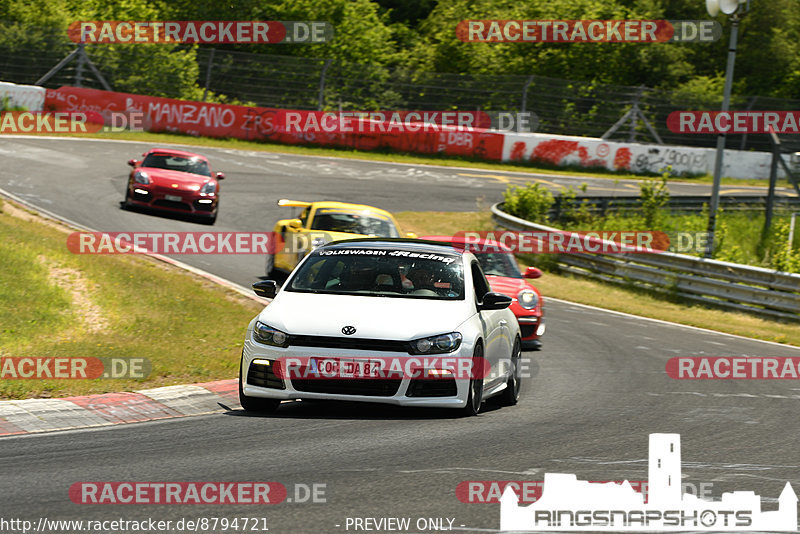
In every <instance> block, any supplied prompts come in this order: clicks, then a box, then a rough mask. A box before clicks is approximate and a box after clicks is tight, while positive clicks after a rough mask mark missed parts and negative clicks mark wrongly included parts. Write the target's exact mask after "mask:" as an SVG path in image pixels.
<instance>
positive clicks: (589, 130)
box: [0, 37, 800, 152]
mask: <svg viewBox="0 0 800 534" xmlns="http://www.w3.org/2000/svg"><path fill="white" fill-rule="evenodd" d="M104 46H105V47H106V48H105V49H104V48H103V47H104ZM151 46H159V47H163V46H164V45H144V46H140V45H137V46H131V45H116V46H115V48H113V49H110V48H108V45H94V46H93V45H87V46H86V57H87V58H89V60H91V62H92V63H93V64H95V65H97V68H98V70H99V71H100V73H101V74H102V76H103V78H105V80H107V82H108V84H109V85H110V87H111V88H112V89H113V90H115V91H122V92H129V93H137V94H150V95H153V96H168V97H173V98H187V91H186V84H187V83H188V84H189V85H190V86H191V87H192V89H193V90H194V91H193V92H191V97H192V98H193V99H197V100H209V101H217V102H228V103H241V104H247V105H257V106H264V107H279V108H293V109H309V110H310V109H325V110H339V109H340V110H363V111H369V110H377V109H383V110H395V109H396V110H416V111H434V110H436V111H438V110H462V111H475V110H481V111H485V112H487V113H489V114H490V115H493V116H494V117H495V120H496V114H497V112H500V111H504V112H512V113H515V112H522V111H525V112H533V113H535V114H536V116H537V117H538V126H537V129H536V131H538V132H543V133H552V134H562V135H575V136H588V137H602V136H603V135H604V134H605V133H606V132H607V131H608V130H609V129H610V128H611V127H612V125H614V124H615V123H617V122H618V121H619V120H620V118H621V117H623V116H624V115H625V114H626V113H628V112H629V111H630V110H631V109H632V108H633V107H634V106H637V107H638V110H639V111H640V113H641V114H642V115H643V116H644V117H646V118H647V120H648V121H649V122H650V124H651V125H652V126H653V128H654V129H655V131H656V133H657V134H658V136H659V137H660V138H661V140H662V141H663V142H664V143H666V144H674V145H684V146H703V147H714V146H716V136H715V135H681V134H675V133H672V132H670V131H669V129H667V127H666V119H667V116H668V115H669V113H671V112H672V111H676V110H702V109H709V110H716V109H719V108H720V103H721V95H719V97H714V96H710V95H705V96H704V97H703V98H702V99H697V98H695V99H690V98H687V97H686V96H685V93H682V92H679V91H677V90H676V91H667V90H662V89H654V88H648V87H644V86H639V87H635V86H620V85H607V84H597V83H592V82H584V81H576V80H564V79H556V78H547V77H543V76H524V75H488V74H475V75H470V74H447V73H435V72H420V71H413V70H405V69H394V70H390V69H386V68H384V67H382V66H378V65H369V64H352V63H350V64H348V63H344V62H341V61H333V60H331V59H327V58H305V57H298V56H289V55H272V54H254V53H249V52H241V51H236V50H229V49H225V48H224V47H215V48H214V47H196V48H192V47H188V46H185V45H179V46H175V47H174V49H173V50H172V51H171V52H170V54H185V55H186V57H187V58H189V59H190V62H191V68H190V69H189V70H188V72H184V73H182V74H181V75H180V76H178V75H177V74H176V75H175V76H174V77H173V76H170V75H169V73H167V74H166V75H165V74H163V73H161V74H159V75H151V74H148V72H147V71H148V66H149V65H152V61H153V59H152V49H150V48H148V47H151ZM75 47H76V45H75V44H74V43H71V42H69V41H67V42H65V41H64V39H63V38H62V39H59V38H56V37H53V38H49V39H44V40H40V41H38V45H37V46H36V47H31V48H20V47H15V48H14V49H13V50H3V49H2V47H0V80H2V81H8V82H14V83H23V84H37V82H38V81H39V80H41V79H42V78H43V77H44V76H45V74H47V73H49V72H50V71H51V70H52V69H53V67H54V66H56V65H58V63H59V62H60V61H62V60H63V59H64V58H65V57H66V56H67V55H68V54H69V53H70V52H71V51H73V50H74V49H75ZM42 85H44V86H45V87H48V88H56V87H60V86H62V85H76V86H83V87H91V88H96V89H103V88H104V87H103V84H102V83H101V80H98V79H97V76H96V75H95V73H93V72H92V70H91V69H90V68H87V65H86V61H82V60H80V59H79V60H76V61H70V62H69V63H67V64H66V65H64V66H63V67H62V68H60V69H59V70H58V71H57V72H55V73H53V74H52V76H51V77H50V78H49V79H47V81H46V82H45V83H43V84H42ZM731 109H738V110H742V109H748V110H754V111H758V110H761V111H765V110H769V111H782V110H787V111H788V110H797V109H800V100H788V99H778V98H769V97H763V96H741V95H740V96H734V98H733V101H732V103H731ZM610 139H615V140H626V141H639V142H655V140H654V138H653V135H651V133H650V132H648V130H647V128H646V127H645V124H644V123H643V122H642V121H641V120H639V121H628V122H627V123H626V124H622V125H621V127H620V128H619V129H617V130H616V131H615V132H614V134H613V135H611V136H610ZM726 143H727V148H731V149H739V150H761V151H769V150H770V144H769V140H768V136H767V135H755V134H750V135H741V134H733V135H728V136H727V137H726ZM784 151H785V152H797V151H800V140H797V139H794V138H791V137H788V136H787V138H786V142H785V146H784Z"/></svg>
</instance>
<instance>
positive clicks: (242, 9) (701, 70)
mask: <svg viewBox="0 0 800 534" xmlns="http://www.w3.org/2000/svg"><path fill="white" fill-rule="evenodd" d="M797 8H798V4H797V0H771V1H769V2H766V1H765V0H752V11H751V12H750V13H749V14H748V15H747V16H746V17H744V19H743V21H742V23H741V33H740V35H741V39H740V45H739V52H740V53H739V58H738V60H737V65H736V86H735V92H737V93H739V94H748V95H761V96H774V97H782V98H798V97H800V9H797ZM470 18H479V19H624V18H640V19H708V18H709V17H708V15H707V14H706V12H705V7H704V2H702V1H701V0H546V1H536V2H518V1H516V0H439V1H436V0H374V1H370V0H241V1H231V0H228V1H222V2H219V1H215V0H170V1H167V0H0V53H3V54H12V53H13V52H14V51H20V50H28V51H31V50H34V51H35V50H50V51H52V50H53V49H54V48H55V49H59V48H60V49H61V50H62V51H63V53H64V55H66V53H67V52H68V51H69V50H70V49H71V43H70V42H69V41H65V39H64V38H63V37H64V35H65V30H66V28H67V26H68V25H69V23H70V22H73V21H76V20H325V21H328V22H330V23H331V24H332V25H333V26H334V27H335V31H336V37H335V39H334V41H333V42H332V43H329V44H318V45H223V47H224V48H228V49H233V50H239V51H248V52H259V53H268V54H281V55H292V56H302V57H306V58H326V59H333V60H334V61H337V62H340V63H341V64H352V65H363V64H369V65H371V66H372V67H373V68H372V69H370V72H369V73H365V77H369V78H371V79H375V80H380V78H381V77H385V76H387V75H389V73H392V72H396V70H398V69H401V70H414V71H417V72H434V71H435V72H443V73H470V74H517V75H533V74H535V75H538V76H545V77H553V78H568V79H575V80H582V81H589V82H595V83H607V84H608V83H610V84H617V85H639V84H644V85H646V86H648V87H657V88H663V89H670V90H674V89H679V90H680V91H682V92H683V93H685V95H686V96H694V97H696V98H697V99H698V100H699V101H702V100H703V98H704V97H705V96H706V95H708V94H709V93H711V94H714V95H717V94H719V92H720V91H719V89H720V87H721V79H722V76H723V73H724V66H725V54H726V51H727V32H728V26H729V24H728V22H727V21H726V20H725V18H724V16H722V15H720V16H719V17H718V20H719V21H720V22H721V23H723V25H724V26H725V28H726V30H725V35H724V36H723V39H721V40H720V41H718V42H715V43H706V44H617V43H613V44H612V43H605V44H561V43H558V44H552V43H551V44H541V43H540V44H531V43H528V44H516V43H510V44H502V43H499V44H487V43H462V42H461V41H459V40H458V39H457V38H456V35H455V26H456V24H457V23H458V22H459V21H460V20H464V19H470ZM139 46H147V47H148V53H147V54H146V55H141V54H139V55H136V56H135V57H133V56H131V54H130V53H129V52H130V47H129V46H128V45H106V46H105V47H104V48H103V49H102V50H99V51H97V52H96V54H97V57H96V59H95V61H96V62H97V63H98V64H99V66H100V68H101V71H103V72H107V73H109V76H110V77H113V79H114V81H115V83H114V85H115V87H114V88H115V89H117V90H132V89H136V92H150V94H167V93H169V96H183V97H190V98H191V97H197V93H198V72H197V70H198V66H197V61H196V52H197V47H196V46H188V47H187V46H179V47H175V46H165V45H139ZM164 80H168V81H169V83H168V84H164V83H163V82H164ZM156 81H157V82H158V83H156ZM150 86H152V91H147V90H146V89H148V87H150ZM165 87H166V88H167V89H165Z"/></svg>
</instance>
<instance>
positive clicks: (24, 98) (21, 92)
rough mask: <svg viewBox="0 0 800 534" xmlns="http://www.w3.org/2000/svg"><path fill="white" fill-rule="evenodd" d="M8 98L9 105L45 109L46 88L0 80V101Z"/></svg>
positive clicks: (36, 109)
mask: <svg viewBox="0 0 800 534" xmlns="http://www.w3.org/2000/svg"><path fill="white" fill-rule="evenodd" d="M6 98H8V107H10V108H17V107H23V108H25V110H26V111H42V110H43V109H44V99H45V88H44V87H39V86H38V85H17V84H15V83H8V82H0V103H2V101H3V100H5V99H6Z"/></svg>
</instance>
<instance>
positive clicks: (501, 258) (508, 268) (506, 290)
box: [420, 235, 545, 350]
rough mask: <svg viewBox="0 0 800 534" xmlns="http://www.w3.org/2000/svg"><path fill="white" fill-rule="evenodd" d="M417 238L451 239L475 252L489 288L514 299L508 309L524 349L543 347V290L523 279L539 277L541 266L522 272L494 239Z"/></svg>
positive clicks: (445, 240)
mask: <svg viewBox="0 0 800 534" xmlns="http://www.w3.org/2000/svg"><path fill="white" fill-rule="evenodd" d="M420 239H426V240H429V241H440V242H444V243H452V244H453V245H456V246H457V247H464V248H466V249H467V250H469V251H470V252H472V253H473V254H475V257H477V258H478V261H479V262H480V264H481V268H482V269H483V272H484V274H486V279H487V280H489V285H490V286H491V287H492V291H495V292H497V293H502V294H503V295H506V296H509V297H511V298H512V299H513V301H512V302H511V306H510V309H511V311H513V312H514V315H516V316H517V321H518V322H519V328H520V332H521V333H522V348H523V349H525V350H539V349H540V348H542V342H541V339H540V338H541V337H542V335H543V334H544V331H545V324H544V307H543V302H542V294H541V293H540V292H539V290H538V289H536V288H535V287H533V286H531V285H530V284H529V283H528V282H527V281H526V280H525V279H526V278H539V277H540V276H542V271H541V270H539V269H537V268H536V267H528V268H527V269H526V270H525V274H524V275H523V274H522V273H520V271H519V266H518V265H517V260H516V259H514V255H513V254H512V253H511V251H510V250H509V249H507V248H506V247H503V246H502V245H501V244H500V243H497V242H496V241H490V240H486V239H481V240H479V241H478V242H475V241H470V242H469V243H467V242H466V241H465V239H464V238H463V237H455V236H442V235H433V236H425V237H421V238H420Z"/></svg>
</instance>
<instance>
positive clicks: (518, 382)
mask: <svg viewBox="0 0 800 534" xmlns="http://www.w3.org/2000/svg"><path fill="white" fill-rule="evenodd" d="M521 357H522V349H521V344H520V341H519V338H517V339H515V340H514V348H513V349H511V368H512V373H511V377H509V379H508V383H507V384H506V389H505V390H504V391H503V393H502V394H501V395H500V404H502V405H503V406H514V405H515V404H517V403H518V402H519V390H520V388H521V386H522V378H521V377H520V376H519V374H520V373H519V360H520V358H521Z"/></svg>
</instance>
